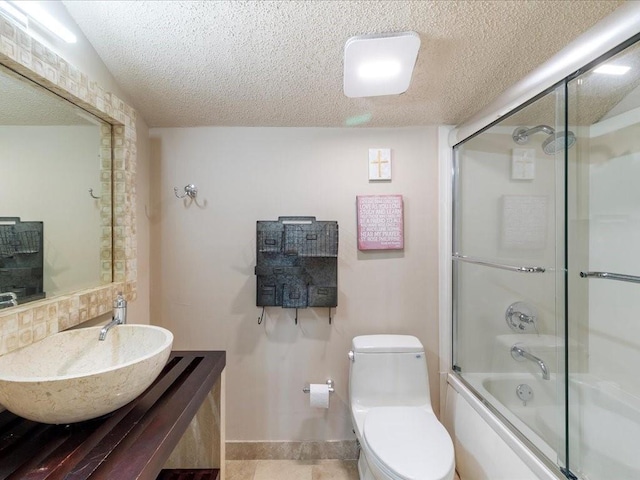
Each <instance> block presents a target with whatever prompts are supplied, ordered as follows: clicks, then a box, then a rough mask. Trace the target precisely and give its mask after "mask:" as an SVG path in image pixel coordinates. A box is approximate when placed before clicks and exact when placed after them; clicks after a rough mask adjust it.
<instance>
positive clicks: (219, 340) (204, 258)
mask: <svg viewBox="0 0 640 480" xmlns="http://www.w3.org/2000/svg"><path fill="white" fill-rule="evenodd" d="M372 147H389V148H391V149H392V150H393V181H392V182H390V183H369V181H368V179H367V154H368V149H369V148H372ZM151 151H152V153H151V156H152V166H151V171H152V172H153V179H152V189H151V196H152V202H151V203H150V204H149V205H148V207H147V211H148V213H149V214H150V216H151V222H152V225H153V226H152V235H151V248H152V262H151V282H152V283H151V291H152V297H151V305H152V321H153V323H155V324H159V325H162V326H164V327H167V328H169V329H170V330H171V331H173V333H174V335H175V343H174V348H177V349H219V350H226V351H227V355H228V357H227V365H228V367H227V405H228V410H227V411H228V414H227V438H228V440H232V441H233V440H237V441H252V440H255V441H270V440H272V441H278V440H282V441H285V440H286V441H301V440H318V441H321V440H340V439H347V438H353V435H352V433H351V428H352V427H351V424H350V419H349V413H348V397H347V395H348V393H347V387H348V367H349V365H348V362H347V352H348V350H349V348H350V342H351V339H352V337H354V336H356V335H360V334H370V333H392V332H393V333H404V334H413V335H417V336H418V337H419V338H420V339H421V341H422V342H423V344H424V345H425V346H426V349H427V358H428V361H429V373H430V380H431V397H432V400H433V402H434V403H435V405H434V407H435V410H436V411H439V406H438V405H437V402H438V398H439V392H438V390H437V388H438V387H437V384H438V377H437V368H438V363H437V362H438V321H437V312H438V305H437V298H438V295H437V288H438V286H437V285H438V282H437V280H438V277H437V275H438V273H437V272H438V268H437V267H438V265H437V262H438V251H437V247H438V243H437V242H438V232H437V215H438V211H437V201H438V185H437V182H438V170H437V129H436V128H435V127H433V128H426V127H423V128H405V129H346V128H344V129H343V128H325V129H320V128H184V129H177V128H176V129H152V130H151ZM188 183H194V184H196V186H197V187H198V189H199V194H198V198H197V204H196V202H193V203H190V202H185V201H183V200H178V199H177V198H175V196H174V193H173V187H174V186H175V187H178V188H179V189H182V188H183V187H184V186H185V185H186V184H188ZM391 193H395V194H402V195H403V196H404V202H405V212H404V213H405V249H404V251H391V252H387V253H384V252H369V253H363V252H359V251H358V250H357V241H356V240H357V239H356V219H355V197H356V195H360V194H391ZM283 215H312V216H315V217H316V218H317V219H318V220H337V221H338V224H339V229H340V244H339V259H338V289H339V299H338V303H339V304H338V307H337V309H334V311H333V325H329V321H328V311H327V309H306V310H299V311H298V325H295V324H294V311H293V310H284V309H281V308H276V307H270V308H267V314H266V319H265V321H264V323H263V324H262V325H258V323H257V319H258V316H259V314H260V309H259V308H257V307H256V306H255V289H256V286H255V285H256V280H255V275H254V266H255V260H256V254H255V248H256V244H255V234H256V233H255V229H256V224H255V222H256V221H257V220H276V219H277V217H278V216H283ZM328 378H332V379H333V380H334V381H335V383H336V393H335V394H333V395H332V396H331V406H330V408H329V410H328V411H326V410H318V409H312V408H310V407H309V406H308V396H307V395H305V394H303V393H302V388H303V386H305V384H306V383H308V382H312V383H321V382H324V381H325V380H326V379H328Z"/></svg>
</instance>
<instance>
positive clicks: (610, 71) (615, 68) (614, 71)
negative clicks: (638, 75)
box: [593, 63, 631, 75]
mask: <svg viewBox="0 0 640 480" xmlns="http://www.w3.org/2000/svg"><path fill="white" fill-rule="evenodd" d="M629 70H631V67H627V66H626V65H611V64H609V63H605V64H604V65H601V66H599V67H598V68H596V69H595V70H594V71H593V73H604V74H606V75H624V74H625V73H627V72H628V71H629Z"/></svg>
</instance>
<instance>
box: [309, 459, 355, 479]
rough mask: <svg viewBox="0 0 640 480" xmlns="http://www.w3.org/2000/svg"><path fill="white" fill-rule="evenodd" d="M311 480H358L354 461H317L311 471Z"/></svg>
mask: <svg viewBox="0 0 640 480" xmlns="http://www.w3.org/2000/svg"><path fill="white" fill-rule="evenodd" d="M311 472H312V477H311V478H312V480H358V462H357V461H356V460H318V461H317V463H316V464H315V465H314V466H313V469H312V471H311Z"/></svg>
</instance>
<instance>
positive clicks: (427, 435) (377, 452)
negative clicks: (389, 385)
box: [363, 407, 454, 480]
mask: <svg viewBox="0 0 640 480" xmlns="http://www.w3.org/2000/svg"><path fill="white" fill-rule="evenodd" d="M363 430H364V432H363V436H364V440H365V443H366V446H367V458H369V460H370V461H373V462H375V464H376V467H378V468H379V469H380V470H381V471H382V472H384V474H385V475H387V476H388V477H389V478H391V479H394V480H447V479H450V478H453V471H454V453H453V444H452V442H451V438H450V437H449V434H448V433H447V431H446V430H445V428H444V426H443V425H442V424H441V423H440V422H439V421H438V419H437V418H436V416H435V415H434V414H433V412H431V410H430V409H427V408H425V407H376V408H372V409H371V410H370V411H369V412H368V413H367V415H366V417H365V419H364V429H363Z"/></svg>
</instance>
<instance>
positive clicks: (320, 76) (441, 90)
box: [63, 0, 623, 127]
mask: <svg viewBox="0 0 640 480" xmlns="http://www.w3.org/2000/svg"><path fill="white" fill-rule="evenodd" d="M621 3H623V2H621V1H595V0H588V1H587V0H579V1H565V0H563V1H558V0H552V1H524V0H515V1H508V0H499V1H481V0H471V1H427V0H425V1H400V0H397V1H383V0H373V1H364V0H352V1H346V0H343V1H337V0H329V1H314V0H297V1H294V0H290V1H222V0H217V1H143V0H139V1H113V0H110V1H96V0H94V1H81V0H70V1H63V4H64V5H65V6H66V8H67V10H68V11H69V13H70V14H71V16H72V17H73V18H74V19H75V21H76V22H77V24H78V25H79V26H80V28H81V29H82V31H83V32H84V34H85V35H86V36H87V38H88V39H89V41H90V42H91V43H92V44H93V46H94V48H95V49H96V50H97V52H98V53H99V55H100V56H101V57H102V59H103V60H104V62H105V63H106V65H107V67H108V68H109V70H110V71H111V72H112V73H113V75H114V76H115V78H116V80H117V81H118V83H119V85H120V86H121V87H122V89H123V90H124V91H125V92H126V93H127V94H128V95H129V96H130V98H132V99H133V103H134V106H135V107H136V108H137V110H138V111H139V112H140V113H141V115H142V117H143V118H144V119H145V120H146V121H147V123H148V124H149V125H150V126H152V127H183V126H199V125H227V126H300V127H302V126H344V125H345V124H347V120H348V119H350V118H353V117H358V116H363V117H361V118H367V117H368V116H369V115H370V121H368V122H367V123H366V125H367V126H376V127H389V126H408V125H434V124H458V123H461V122H462V121H464V120H465V119H467V118H468V117H470V116H471V115H472V114H474V113H476V112H477V111H478V110H480V109H481V108H483V107H484V106H486V105H487V104H488V103H489V102H490V101H491V100H493V99H494V98H495V97H497V96H498V95H499V94H500V93H501V92H502V91H504V90H505V89H506V88H507V87H509V86H511V85H512V84H514V83H515V82H516V81H518V80H520V79H521V78H523V77H524V76H526V75H527V74H528V73H529V72H530V71H531V70H533V69H534V68H535V67H537V66H538V65H540V64H541V63H543V62H544V61H546V60H547V59H549V58H550V57H551V56H553V55H554V54H555V53H557V52H558V51H559V50H561V49H562V48H563V47H564V46H565V45H566V44H567V43H569V42H570V41H571V40H573V39H574V38H575V37H577V36H578V35H579V34H581V33H582V32H584V31H585V30H587V29H589V28H590V27H591V26H592V25H593V24H595V23H596V22H597V21H598V20H600V19H601V18H603V17H605V16H607V15H608V14H610V13H611V12H612V11H613V10H614V9H615V8H616V7H617V6H619V5H620V4H621ZM405 30H414V31H416V32H418V34H419V35H420V38H421V41H422V45H421V48H420V52H419V56H418V61H417V64H416V71H415V72H414V75H413V80H412V83H411V86H410V87H409V90H408V91H407V92H406V93H405V94H403V95H400V96H387V97H374V98H362V99H349V98H347V97H345V96H344V94H343V92H342V56H343V49H344V43H345V41H346V40H347V39H348V38H349V37H351V36H354V35H360V34H367V33H381V32H393V31H405Z"/></svg>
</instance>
